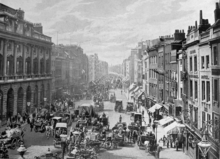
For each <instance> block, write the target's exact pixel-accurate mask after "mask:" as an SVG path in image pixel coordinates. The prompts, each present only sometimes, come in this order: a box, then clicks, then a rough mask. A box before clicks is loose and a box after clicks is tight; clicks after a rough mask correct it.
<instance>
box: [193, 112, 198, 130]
mask: <svg viewBox="0 0 220 159" xmlns="http://www.w3.org/2000/svg"><path fill="white" fill-rule="evenodd" d="M194 115H195V120H194V123H195V125H194V126H195V127H196V128H198V109H195V111H194Z"/></svg>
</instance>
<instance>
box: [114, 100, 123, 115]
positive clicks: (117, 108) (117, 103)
mask: <svg viewBox="0 0 220 159" xmlns="http://www.w3.org/2000/svg"><path fill="white" fill-rule="evenodd" d="M122 110H123V101H122V99H117V100H116V101H115V111H118V112H121V111H122Z"/></svg>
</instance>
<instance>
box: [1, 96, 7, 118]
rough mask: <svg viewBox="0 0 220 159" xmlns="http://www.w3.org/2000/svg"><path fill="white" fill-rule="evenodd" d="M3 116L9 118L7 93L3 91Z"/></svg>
mask: <svg viewBox="0 0 220 159" xmlns="http://www.w3.org/2000/svg"><path fill="white" fill-rule="evenodd" d="M2 115H3V117H2V120H7V119H6V116H7V94H5V93H3V113H2Z"/></svg>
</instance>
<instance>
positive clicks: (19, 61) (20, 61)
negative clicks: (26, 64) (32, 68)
mask: <svg viewBox="0 0 220 159" xmlns="http://www.w3.org/2000/svg"><path fill="white" fill-rule="evenodd" d="M16 73H17V74H18V75H22V73H23V59H22V57H21V56H20V57H18V58H17V71H16Z"/></svg>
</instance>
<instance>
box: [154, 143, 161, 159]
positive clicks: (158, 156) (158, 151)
mask: <svg viewBox="0 0 220 159" xmlns="http://www.w3.org/2000/svg"><path fill="white" fill-rule="evenodd" d="M155 156H156V159H159V158H160V146H159V144H157V150H156V155H155Z"/></svg>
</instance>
